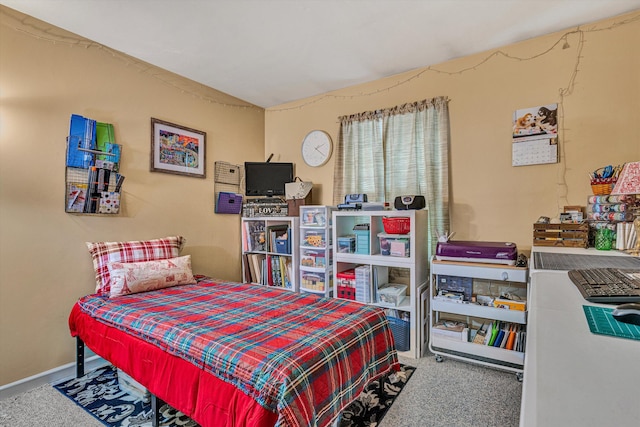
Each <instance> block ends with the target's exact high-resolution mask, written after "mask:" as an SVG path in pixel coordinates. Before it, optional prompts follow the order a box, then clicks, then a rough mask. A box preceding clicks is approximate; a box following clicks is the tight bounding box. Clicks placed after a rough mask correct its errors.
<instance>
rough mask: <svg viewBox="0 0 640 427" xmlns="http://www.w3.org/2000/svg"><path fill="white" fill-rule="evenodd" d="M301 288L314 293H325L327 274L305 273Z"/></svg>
mask: <svg viewBox="0 0 640 427" xmlns="http://www.w3.org/2000/svg"><path fill="white" fill-rule="evenodd" d="M300 286H302V287H303V288H305V289H309V290H313V291H324V290H325V286H326V283H325V274H324V273H311V272H303V273H302V280H301V283H300Z"/></svg>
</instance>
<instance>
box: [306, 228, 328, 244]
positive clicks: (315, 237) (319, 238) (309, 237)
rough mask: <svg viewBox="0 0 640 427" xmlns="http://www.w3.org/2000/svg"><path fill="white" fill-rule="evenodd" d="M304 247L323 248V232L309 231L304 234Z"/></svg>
mask: <svg viewBox="0 0 640 427" xmlns="http://www.w3.org/2000/svg"><path fill="white" fill-rule="evenodd" d="M303 244H304V246H315V247H316V248H324V247H325V246H326V244H327V242H325V240H324V232H321V231H309V230H306V231H305V232H304V242H303Z"/></svg>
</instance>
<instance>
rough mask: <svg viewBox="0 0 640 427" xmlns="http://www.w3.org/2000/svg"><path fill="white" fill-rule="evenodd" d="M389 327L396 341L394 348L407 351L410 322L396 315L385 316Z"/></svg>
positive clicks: (409, 346) (409, 341)
mask: <svg viewBox="0 0 640 427" xmlns="http://www.w3.org/2000/svg"><path fill="white" fill-rule="evenodd" d="M387 319H388V320H389V327H390V329H391V333H392V334H393V340H394V341H395V343H396V350H398V351H409V349H410V348H411V337H410V336H409V330H410V324H409V322H408V321H406V320H402V319H398V318H397V317H393V316H387Z"/></svg>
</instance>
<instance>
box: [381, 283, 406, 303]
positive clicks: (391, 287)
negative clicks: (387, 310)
mask: <svg viewBox="0 0 640 427" xmlns="http://www.w3.org/2000/svg"><path fill="white" fill-rule="evenodd" d="M405 296H407V285H399V284H395V283H388V284H386V285H384V286H382V287H380V288H378V303H380V304H385V305H389V306H392V307H397V306H399V305H400V304H402V301H404V298H405Z"/></svg>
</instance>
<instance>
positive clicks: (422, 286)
mask: <svg viewBox="0 0 640 427" xmlns="http://www.w3.org/2000/svg"><path fill="white" fill-rule="evenodd" d="M427 213H428V212H427V211H426V210H406V211H386V210H385V211H351V210H348V211H334V212H333V288H334V291H333V292H334V296H336V297H340V294H339V293H338V286H339V279H338V274H340V273H342V272H344V271H347V270H350V269H354V268H356V267H358V266H368V267H369V268H370V271H372V273H371V274H370V277H369V279H370V280H371V281H372V280H373V276H374V274H373V269H378V268H381V269H384V270H385V271H388V272H390V276H391V277H390V281H391V280H393V282H392V283H401V284H405V285H407V296H406V297H405V298H404V300H403V301H402V303H401V304H400V305H399V306H397V307H396V306H391V305H388V304H382V303H378V302H371V304H373V305H377V306H380V307H385V308H389V309H392V310H396V312H397V313H399V315H400V317H401V319H395V318H390V319H389V320H390V323H391V326H392V330H393V332H394V337H396V346H397V347H398V349H399V354H401V355H403V356H406V357H411V358H419V357H420V356H421V355H422V352H423V350H424V349H426V344H427V341H426V340H427V337H428V331H427V330H426V329H425V326H426V322H425V320H424V319H425V317H426V314H427V312H426V310H424V309H423V307H424V306H425V302H426V300H427V299H426V298H424V296H423V295H424V294H425V293H426V292H427V290H428V288H429V286H428V283H429V278H428V266H429V257H428V250H427V248H428V234H429V231H428V230H429V227H428V215H427ZM384 217H405V218H409V220H410V231H409V233H407V234H406V235H404V236H403V238H404V239H408V240H409V243H408V249H409V254H408V256H393V255H383V254H382V253H383V251H382V250H381V247H380V239H379V237H378V234H379V233H384V228H383V224H382V219H383V218H384ZM358 224H369V236H368V239H369V240H368V248H366V249H368V250H367V251H366V252H364V251H361V252H362V253H349V252H344V250H345V249H344V247H342V248H341V247H340V246H339V244H338V239H339V238H340V237H345V236H351V235H354V234H355V233H354V226H356V225H358ZM365 238H367V237H365ZM383 284H384V283H380V285H383ZM402 318H404V319H402ZM407 318H408V320H406V319H407ZM398 334H401V335H402V336H400V335H398ZM407 341H408V342H407ZM403 344H404V345H403ZM403 348H404V349H405V350H403Z"/></svg>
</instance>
